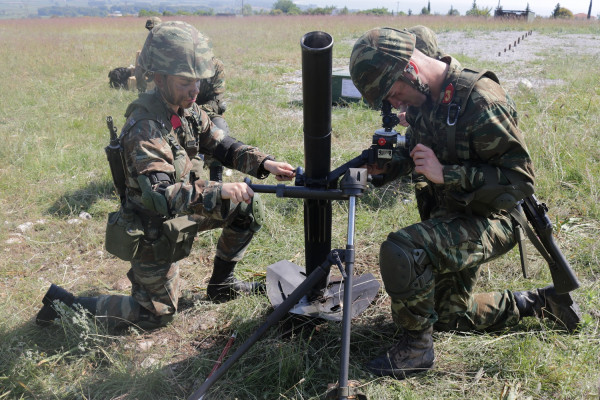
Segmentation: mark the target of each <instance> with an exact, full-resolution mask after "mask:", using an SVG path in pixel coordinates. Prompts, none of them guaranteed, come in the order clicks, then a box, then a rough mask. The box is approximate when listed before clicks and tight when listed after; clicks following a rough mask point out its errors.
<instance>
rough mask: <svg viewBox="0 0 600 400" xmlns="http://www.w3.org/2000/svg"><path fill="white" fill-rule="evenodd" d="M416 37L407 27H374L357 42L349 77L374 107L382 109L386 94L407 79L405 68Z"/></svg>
mask: <svg viewBox="0 0 600 400" xmlns="http://www.w3.org/2000/svg"><path fill="white" fill-rule="evenodd" d="M415 40H416V39H415V36H414V35H413V34H412V33H409V32H408V31H405V30H403V31H400V30H397V29H393V28H375V29H371V30H370V31H368V32H366V33H365V34H364V35H362V36H361V37H360V38H359V39H358V40H357V41H356V43H355V44H354V48H353V49H352V54H351V55H350V76H351V77H352V82H353V83H354V86H356V88H357V89H358V91H359V92H360V93H361V94H362V95H363V97H364V99H365V100H366V101H367V102H368V103H369V104H370V105H371V107H373V108H377V109H379V108H381V103H382V101H383V99H384V97H385V96H386V95H387V93H388V92H389V91H390V89H391V88H392V85H393V84H394V83H395V82H396V81H398V80H404V81H408V79H407V78H405V77H404V69H405V68H406V67H407V65H409V61H410V57H411V56H412V53H413V50H414V48H415Z"/></svg>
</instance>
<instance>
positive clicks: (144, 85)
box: [133, 17, 162, 93]
mask: <svg viewBox="0 0 600 400" xmlns="http://www.w3.org/2000/svg"><path fill="white" fill-rule="evenodd" d="M160 23H162V20H161V19H160V18H158V17H150V18H148V19H147V20H146V24H145V25H144V27H145V28H146V29H148V30H149V31H151V30H152V29H154V27H155V26H158V25H159V24H160ZM139 55H140V51H138V53H137V54H136V56H135V70H134V71H133V76H135V83H136V87H137V90H138V92H140V93H144V92H145V91H146V90H151V89H154V84H151V85H150V87H148V82H146V77H145V73H146V71H145V70H144V68H142V67H141V66H140V63H139V60H138V57H139Z"/></svg>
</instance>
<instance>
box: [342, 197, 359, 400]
mask: <svg viewBox="0 0 600 400" xmlns="http://www.w3.org/2000/svg"><path fill="white" fill-rule="evenodd" d="M348 200H349V205H348V241H347V243H346V252H345V257H344V262H345V264H346V278H345V281H344V310H343V319H342V348H341V357H340V380H339V384H338V398H339V399H340V400H346V399H347V398H348V393H349V388H348V368H349V363H350V331H351V324H352V276H353V274H354V271H353V270H354V217H355V210H356V198H355V196H350V198H349V199H348Z"/></svg>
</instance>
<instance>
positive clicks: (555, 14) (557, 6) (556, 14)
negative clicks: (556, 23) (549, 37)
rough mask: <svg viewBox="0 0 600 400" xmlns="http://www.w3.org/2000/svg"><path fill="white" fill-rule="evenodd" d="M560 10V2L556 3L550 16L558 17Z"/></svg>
mask: <svg viewBox="0 0 600 400" xmlns="http://www.w3.org/2000/svg"><path fill="white" fill-rule="evenodd" d="M559 10H560V3H556V7H554V11H552V18H558V17H557V16H558V11H559Z"/></svg>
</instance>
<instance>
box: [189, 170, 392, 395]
mask: <svg viewBox="0 0 600 400" xmlns="http://www.w3.org/2000/svg"><path fill="white" fill-rule="evenodd" d="M246 182H247V183H248V184H249V185H250V187H251V188H252V190H254V191H255V192H257V193H277V195H278V197H301V196H298V194H299V193H300V191H303V194H304V195H308V194H310V196H311V198H316V199H323V198H328V199H332V197H331V193H327V192H330V191H331V190H327V189H326V190H310V193H308V192H307V191H306V190H307V189H305V188H301V187H297V188H296V187H283V186H285V185H277V186H269V185H252V184H251V182H249V181H248V180H247V181H246ZM366 182H367V173H366V170H365V169H362V168H360V169H357V168H350V169H349V170H348V171H347V172H346V174H345V175H344V178H343V179H342V181H341V182H340V189H341V192H339V191H335V192H336V193H337V196H339V197H335V199H337V200H348V204H349V205H348V238H347V243H346V249H345V250H339V249H338V250H332V251H330V253H329V255H328V256H327V259H326V260H325V261H324V262H323V263H322V264H321V265H319V266H318V267H317V268H315V269H314V270H313V271H312V272H311V273H310V274H309V275H308V276H304V279H303V280H302V281H300V280H297V279H296V280H292V281H291V282H288V281H278V282H281V284H282V285H288V286H287V289H286V290H285V292H284V291H281V290H279V293H280V294H281V293H284V294H285V293H286V292H289V294H287V295H285V297H283V295H282V298H281V299H282V300H281V301H280V302H279V304H278V305H274V307H275V309H274V310H273V312H272V313H271V314H270V315H269V316H268V317H267V320H266V321H265V322H264V323H263V324H262V325H261V326H260V327H259V328H258V329H257V331H256V332H255V333H254V334H253V335H252V336H250V337H249V338H248V339H247V340H246V341H245V342H244V343H243V344H242V345H241V346H240V347H239V348H238V349H237V350H236V351H235V352H234V353H233V354H232V355H231V356H230V357H229V358H228V359H227V361H225V363H223V365H221V367H220V368H219V369H217V370H216V371H215V372H214V373H213V374H212V375H211V376H209V377H208V378H207V379H206V381H204V383H203V384H202V385H201V386H200V387H199V388H198V389H197V390H196V391H195V392H194V393H192V395H191V396H190V397H189V398H188V400H201V399H202V398H203V396H204V395H205V394H206V392H207V391H208V390H209V389H210V387H211V386H212V385H213V384H214V383H215V382H216V381H217V380H218V379H219V378H220V377H221V376H222V375H223V374H224V373H225V372H227V370H228V369H229V368H230V367H231V366H232V365H233V364H234V363H235V362H236V361H237V360H238V359H239V358H240V357H241V356H242V355H244V354H245V353H246V351H248V349H250V347H252V345H254V343H256V342H257V341H258V340H259V339H260V338H261V337H262V335H263V334H264V333H265V332H266V331H267V330H268V329H269V328H270V327H271V326H273V325H274V324H275V323H277V322H278V321H280V320H281V319H282V318H283V317H284V316H285V314H286V313H287V312H289V311H290V310H291V309H292V308H293V307H294V306H296V305H297V304H298V302H299V301H300V300H301V299H302V298H304V297H306V295H307V293H309V292H310V290H311V289H312V287H313V286H314V285H316V284H317V282H319V281H320V280H321V279H323V278H324V277H325V276H327V275H328V274H329V272H330V269H331V266H332V265H337V266H338V267H340V271H341V273H342V277H343V280H344V282H343V285H344V288H343V292H342V291H338V292H337V293H338V294H336V295H337V296H343V302H340V303H339V308H340V309H341V312H342V338H341V339H342V340H341V355H340V378H339V382H338V389H337V392H338V399H339V400H345V399H347V398H348V393H350V391H349V390H350V389H349V388H348V369H349V362H350V332H351V320H352V317H354V316H356V315H358V314H360V312H362V311H364V310H365V309H366V308H367V307H368V306H369V304H370V303H371V302H372V301H373V299H374V298H375V296H376V295H377V293H378V292H379V286H380V285H379V282H378V281H377V279H376V278H375V276H373V275H372V274H366V275H363V276H361V277H359V278H358V279H357V285H354V286H353V271H354V225H355V213H356V196H360V195H361V194H362V193H363V192H364V188H365V187H366ZM338 192H339V193H338ZM286 194H291V195H289V196H286ZM342 262H343V263H344V264H345V269H343V268H341V264H342ZM278 264H279V265H280V267H276V268H273V267H275V266H276V265H278ZM268 268H271V270H273V269H275V270H276V271H277V270H278V268H283V269H285V270H290V269H291V268H297V269H300V267H299V266H295V265H294V264H293V263H291V262H288V261H279V262H278V263H275V264H272V265H271V266H269V267H268ZM267 273H268V269H267ZM276 273H277V274H278V275H279V276H284V275H286V274H285V273H284V274H281V273H279V272H276ZM296 277H297V276H295V278H296ZM295 278H294V279H295ZM268 279H269V278H268V275H267V280H268ZM354 289H356V291H355V290H354ZM271 291H272V292H273V290H272V289H271ZM268 292H269V282H268V281H267V293H268ZM353 292H356V293H358V296H357V295H356V294H353ZM276 293H277V291H276ZM342 293H343V294H342ZM269 298H270V296H269ZM345 304H351V306H350V307H344V305H345ZM328 319H331V318H328Z"/></svg>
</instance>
